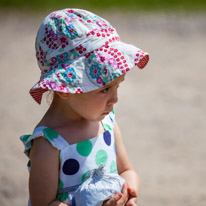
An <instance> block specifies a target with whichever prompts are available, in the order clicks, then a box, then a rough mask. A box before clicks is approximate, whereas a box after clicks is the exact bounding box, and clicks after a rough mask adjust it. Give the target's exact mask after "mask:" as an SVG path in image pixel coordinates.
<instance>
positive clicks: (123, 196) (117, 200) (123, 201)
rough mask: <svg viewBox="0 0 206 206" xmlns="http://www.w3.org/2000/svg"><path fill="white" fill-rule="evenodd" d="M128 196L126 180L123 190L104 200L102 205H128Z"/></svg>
mask: <svg viewBox="0 0 206 206" xmlns="http://www.w3.org/2000/svg"><path fill="white" fill-rule="evenodd" d="M128 198H129V193H128V184H127V183H126V182H125V183H124V184H123V187H122V192H118V193H117V194H115V195H114V196H113V197H112V198H111V199H109V200H106V201H104V203H103V205H102V206H116V205H118V206H124V205H127V201H128Z"/></svg>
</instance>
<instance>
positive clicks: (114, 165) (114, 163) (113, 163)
mask: <svg viewBox="0 0 206 206" xmlns="http://www.w3.org/2000/svg"><path fill="white" fill-rule="evenodd" d="M116 171H117V166H116V162H115V161H114V160H113V161H112V163H111V164H110V173H114V172H116Z"/></svg>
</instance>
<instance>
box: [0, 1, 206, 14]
mask: <svg viewBox="0 0 206 206" xmlns="http://www.w3.org/2000/svg"><path fill="white" fill-rule="evenodd" d="M72 7H75V8H84V9H95V10H108V11H110V10H112V11H114V10H122V11H129V12H131V11H137V10H139V11H153V12H154V11H157V12H159V11H171V12H174V11H175V12H205V11H206V1H205V0H126V1H125V0H87V1H85V0H78V1H74V0H35V1H28V0H1V1H0V8H3V9H10V8H12V9H18V10H19V9H25V10H27V9H29V11H45V10H50V9H52V10H53V9H62V8H72Z"/></svg>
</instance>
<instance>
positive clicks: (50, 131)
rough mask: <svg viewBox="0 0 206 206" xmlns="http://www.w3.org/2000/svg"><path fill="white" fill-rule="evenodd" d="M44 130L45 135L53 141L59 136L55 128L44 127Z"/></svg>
mask: <svg viewBox="0 0 206 206" xmlns="http://www.w3.org/2000/svg"><path fill="white" fill-rule="evenodd" d="M43 132H44V136H45V137H46V138H48V139H49V140H51V141H53V140H54V139H56V138H58V136H59V135H58V133H57V132H55V131H54V130H53V129H50V128H46V129H44V130H43Z"/></svg>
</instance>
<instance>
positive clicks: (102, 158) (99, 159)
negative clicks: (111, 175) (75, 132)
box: [95, 150, 107, 166]
mask: <svg viewBox="0 0 206 206" xmlns="http://www.w3.org/2000/svg"><path fill="white" fill-rule="evenodd" d="M95 160H96V164H97V165H98V166H99V165H100V164H104V165H106V163H107V153H106V151H105V150H99V151H98V152H97V154H96V156H95Z"/></svg>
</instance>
